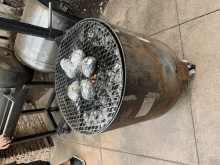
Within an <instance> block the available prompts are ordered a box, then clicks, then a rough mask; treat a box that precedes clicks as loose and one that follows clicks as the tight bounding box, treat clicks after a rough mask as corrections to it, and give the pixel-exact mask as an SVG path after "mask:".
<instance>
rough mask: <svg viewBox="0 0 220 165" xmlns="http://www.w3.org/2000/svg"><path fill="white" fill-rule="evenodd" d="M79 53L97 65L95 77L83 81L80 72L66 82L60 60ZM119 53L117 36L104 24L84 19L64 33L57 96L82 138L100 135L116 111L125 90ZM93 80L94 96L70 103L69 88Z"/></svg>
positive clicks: (72, 126)
mask: <svg viewBox="0 0 220 165" xmlns="http://www.w3.org/2000/svg"><path fill="white" fill-rule="evenodd" d="M78 49H80V50H82V51H84V52H85V54H86V57H94V58H95V59H96V61H97V63H96V71H95V73H94V75H95V76H93V78H86V77H85V76H84V75H83V74H82V73H81V72H78V73H77V75H76V77H75V78H73V79H71V78H69V77H68V76H67V75H66V73H65V72H64V70H63V69H62V68H61V65H60V61H61V60H62V59H70V58H71V57H70V56H71V53H72V52H73V50H78ZM123 60H124V59H123V56H122V49H121V46H120V43H119V40H118V39H117V37H116V35H115V34H114V33H113V32H112V30H111V29H110V27H109V26H108V25H106V24H105V23H104V22H101V21H99V20H94V19H86V20H83V21H80V22H78V23H77V24H76V25H74V26H73V27H72V28H71V29H70V30H68V31H67V32H66V35H65V37H64V39H63V40H62V42H61V45H60V47H59V54H58V59H57V64H56V76H55V83H56V94H57V98H58V104H59V108H60V110H61V112H62V115H63V117H64V118H65V120H66V121H67V123H68V124H69V126H70V127H71V128H72V129H74V130H75V131H77V132H78V133H81V134H84V135H95V134H99V133H101V132H103V131H104V130H105V129H106V128H107V127H108V126H109V125H110V124H111V122H112V121H113V120H114V118H115V116H116V115H117V112H118V111H119V108H120V105H121V100H122V95H123V88H124V65H123ZM85 79H92V82H93V84H94V87H95V93H96V94H95V96H94V99H92V100H85V99H84V98H83V97H82V96H80V98H79V99H78V101H76V102H73V101H72V100H71V99H69V97H68V94H67V93H68V87H69V86H70V85H71V84H72V83H73V82H75V81H79V82H80V81H82V80H85Z"/></svg>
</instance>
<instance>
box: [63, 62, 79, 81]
mask: <svg viewBox="0 0 220 165" xmlns="http://www.w3.org/2000/svg"><path fill="white" fill-rule="evenodd" d="M60 66H61V68H62V69H63V70H64V71H65V73H66V75H67V76H68V77H69V78H75V77H76V73H77V65H74V64H73V63H72V62H71V61H70V60H69V59H62V60H61V61H60Z"/></svg>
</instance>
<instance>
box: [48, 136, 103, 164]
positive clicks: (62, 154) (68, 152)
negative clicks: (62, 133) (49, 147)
mask: <svg viewBox="0 0 220 165" xmlns="http://www.w3.org/2000/svg"><path fill="white" fill-rule="evenodd" d="M54 143H55V149H54V154H53V156H52V157H51V161H50V162H51V164H52V165H58V164H61V163H64V162H66V161H67V160H69V159H70V158H71V157H72V156H77V157H79V158H80V159H82V160H84V161H85V162H86V165H101V153H100V149H99V148H95V147H90V146H85V145H79V144H74V143H67V142H61V141H59V140H55V142H54Z"/></svg>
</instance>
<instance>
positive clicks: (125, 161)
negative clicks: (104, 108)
mask: <svg viewBox="0 0 220 165" xmlns="http://www.w3.org/2000/svg"><path fill="white" fill-rule="evenodd" d="M99 3H100V2H99ZM99 3H97V4H96V5H97V6H100V4H99ZM100 10H102V9H100ZM219 10H220V1H219V0H212V1H208V0H205V1H204V0H196V1H195V0H187V1H182V0H157V1H153V0H129V1H127V0H117V1H115V0H110V1H108V3H106V6H105V10H102V12H100V13H101V15H100V18H101V19H102V20H104V21H106V22H109V23H112V24H116V25H118V26H121V27H124V28H126V29H129V30H132V31H135V32H138V33H141V34H144V35H148V36H150V37H152V38H156V39H158V40H161V41H163V42H165V43H166V44H167V45H169V46H170V47H171V48H172V49H173V50H174V51H175V52H176V53H177V55H178V57H179V58H180V59H181V60H182V59H185V60H187V61H189V62H191V63H194V64H196V66H197V70H196V75H195V76H194V77H193V78H192V80H191V81H189V82H188V83H187V82H185V83H184V89H183V92H182V94H181V96H180V99H179V100H178V102H177V104H176V105H175V106H174V107H173V108H172V110H171V111H169V112H168V113H167V114H165V115H164V116H162V117H160V118H158V119H155V120H152V121H147V122H143V123H140V124H136V125H132V126H129V127H125V128H121V129H118V130H114V131H111V132H107V133H102V134H100V135H97V136H89V137H87V136H83V135H80V134H77V133H75V132H74V131H72V132H71V134H69V135H62V136H55V137H53V138H54V141H55V144H56V149H55V153H54V156H53V157H52V158H51V163H52V164H59V163H62V162H64V161H66V160H68V159H69V158H71V157H72V156H73V155H77V156H78V157H80V158H82V159H84V160H85V161H86V163H87V165H101V164H103V165H178V164H190V165H219V164H220V156H219V153H220V140H219V139H220V138H219V137H220V111H219V109H220V108H219V107H220V101H219V100H220V94H219V93H220V80H219V76H220V69H219V66H220V48H219V45H220V33H219V30H220V11H219ZM84 12H86V10H85V11H84Z"/></svg>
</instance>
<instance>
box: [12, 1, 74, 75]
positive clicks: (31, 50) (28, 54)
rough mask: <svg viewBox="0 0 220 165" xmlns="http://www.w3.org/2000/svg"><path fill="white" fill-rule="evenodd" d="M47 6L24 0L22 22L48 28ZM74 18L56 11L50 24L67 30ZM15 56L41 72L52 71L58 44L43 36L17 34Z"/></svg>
mask: <svg viewBox="0 0 220 165" xmlns="http://www.w3.org/2000/svg"><path fill="white" fill-rule="evenodd" d="M48 13H49V12H48V7H46V6H45V5H43V4H42V3H40V2H39V1H37V0H26V6H25V9H24V12H23V16H22V20H21V21H22V22H24V23H29V24H32V25H37V26H40V27H44V28H48V16H49V15H48ZM75 23H76V20H74V19H70V18H68V16H66V15H64V14H63V13H60V12H58V11H53V13H52V26H53V28H55V29H59V30H67V29H69V28H71V27H72V26H73V25H74V24H75ZM14 50H15V56H16V57H17V58H18V59H19V60H20V61H21V62H22V63H23V64H24V65H27V66H28V67H30V68H32V69H35V70H38V71H41V72H54V71H55V63H56V58H57V53H58V46H57V45H56V43H55V42H54V41H49V40H46V39H44V38H39V37H34V36H28V35H24V34H18V35H17V38H16V41H15V46H14Z"/></svg>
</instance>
